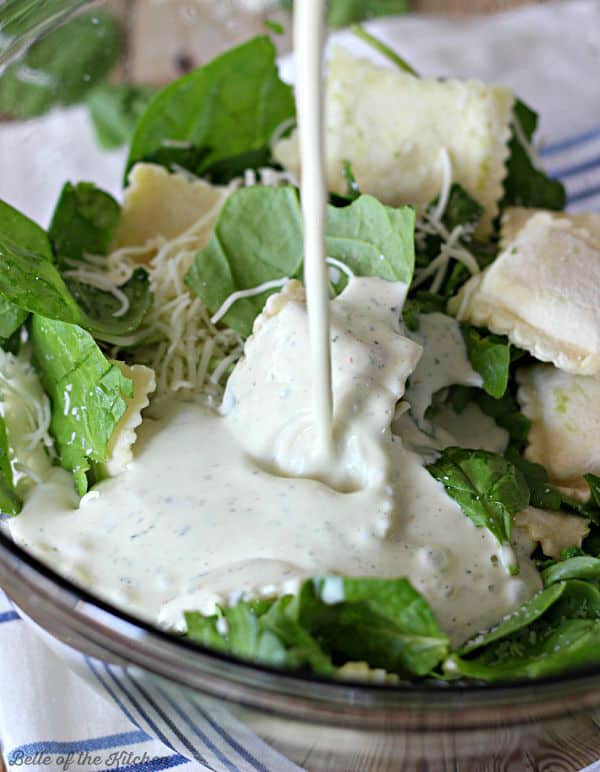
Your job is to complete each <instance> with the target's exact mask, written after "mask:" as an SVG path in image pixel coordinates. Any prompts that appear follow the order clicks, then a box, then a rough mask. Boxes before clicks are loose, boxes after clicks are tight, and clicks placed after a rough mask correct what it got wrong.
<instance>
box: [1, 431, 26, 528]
mask: <svg viewBox="0 0 600 772" xmlns="http://www.w3.org/2000/svg"><path fill="white" fill-rule="evenodd" d="M20 511H21V500H20V499H19V496H18V495H17V490H16V488H15V483H14V478H13V471H12V465H11V463H10V448H9V445H8V434H7V432H6V422H5V421H4V418H3V417H2V416H0V512H2V514H4V515H18V514H19V512H20Z"/></svg>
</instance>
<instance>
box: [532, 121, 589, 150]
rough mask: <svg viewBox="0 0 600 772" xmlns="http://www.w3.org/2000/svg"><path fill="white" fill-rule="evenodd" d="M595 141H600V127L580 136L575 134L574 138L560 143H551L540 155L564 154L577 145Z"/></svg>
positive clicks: (584, 132) (568, 138)
mask: <svg viewBox="0 0 600 772" xmlns="http://www.w3.org/2000/svg"><path fill="white" fill-rule="evenodd" d="M593 139H600V126H597V127H596V128H594V129H588V130H587V131H583V132H581V133H580V134H574V135H573V136H572V137H566V138H565V139H561V140H559V141H558V142H551V143H550V144H548V145H546V146H545V147H543V148H542V149H541V151H540V155H542V156H549V155H556V154H557V153H562V152H563V151H565V150H570V149H571V148H573V147H577V145H583V144H585V143H586V142H591V141H592V140H593Z"/></svg>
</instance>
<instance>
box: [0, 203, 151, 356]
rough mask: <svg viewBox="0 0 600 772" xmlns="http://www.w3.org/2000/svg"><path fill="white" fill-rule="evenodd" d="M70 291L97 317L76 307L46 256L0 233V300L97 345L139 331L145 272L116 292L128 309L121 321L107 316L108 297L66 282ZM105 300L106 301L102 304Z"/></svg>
mask: <svg viewBox="0 0 600 772" xmlns="http://www.w3.org/2000/svg"><path fill="white" fill-rule="evenodd" d="M20 217H23V216H22V215H20ZM23 220H26V218H23ZM69 286H70V287H71V288H72V289H74V290H75V291H78V292H79V296H80V298H81V297H83V295H84V294H85V295H86V297H87V298H92V297H93V298H94V299H95V306H96V308H97V310H98V313H97V315H96V314H92V313H90V312H91V311H92V309H93V305H92V303H91V302H89V303H88V305H87V309H88V310H87V311H86V310H85V309H84V308H82V307H81V306H80V305H79V304H78V302H77V300H76V299H75V297H74V295H73V294H72V292H71V291H70V290H69V287H68V286H67V284H66V283H65V281H64V280H63V278H62V277H61V275H60V272H59V271H58V269H57V268H56V267H55V266H54V265H53V264H52V263H51V262H50V260H49V259H48V258H47V257H46V256H44V255H43V254H40V253H39V252H34V251H31V250H30V249H28V248H26V247H23V246H21V243H16V242H15V241H13V240H12V239H11V238H9V237H8V236H6V235H5V234H4V233H0V294H1V295H3V296H4V297H5V298H6V299H7V300H9V301H10V302H11V303H14V305H16V306H18V307H19V308H21V309H22V310H23V311H29V312H31V313H34V314H40V315H41V316H45V317H48V318H50V319H55V320H58V321H62V322H67V323H69V324H77V325H79V326H80V327H84V328H85V329H87V330H89V331H90V332H91V333H93V335H94V336H96V337H97V338H100V339H101V340H105V341H108V342H117V343H118V342H119V340H120V339H121V338H122V337H123V336H127V335H130V334H131V333H133V332H135V331H136V330H137V328H138V327H139V326H140V324H141V322H142V320H143V318H144V316H145V315H146V312H147V311H148V309H149V307H150V305H151V303H152V295H151V292H150V284H149V278H148V274H147V273H146V271H145V270H144V269H143V268H142V269H136V271H134V273H133V275H132V277H131V279H130V280H129V281H128V282H127V283H126V284H125V285H123V287H121V288H120V289H121V290H122V292H123V293H124V294H125V295H127V296H128V298H129V300H130V307H129V309H128V311H127V312H126V313H125V314H123V315H122V316H114V315H113V312H111V313H108V314H107V313H106V310H107V308H109V307H111V303H112V302H113V301H112V300H109V299H108V298H107V295H108V294H109V293H104V292H102V291H101V290H96V289H94V288H91V287H88V288H87V289H85V288H84V285H81V284H80V283H79V282H70V284H69ZM103 298H104V299H105V300H104V302H101V301H102V299H103ZM111 298H112V296H111ZM112 308H113V309H114V305H113V306H112Z"/></svg>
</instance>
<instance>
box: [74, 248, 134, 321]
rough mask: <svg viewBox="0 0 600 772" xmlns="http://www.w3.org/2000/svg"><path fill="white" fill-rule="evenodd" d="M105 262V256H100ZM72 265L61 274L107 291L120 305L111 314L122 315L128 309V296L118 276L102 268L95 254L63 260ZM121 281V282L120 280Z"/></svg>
mask: <svg viewBox="0 0 600 772" xmlns="http://www.w3.org/2000/svg"><path fill="white" fill-rule="evenodd" d="M100 260H102V261H103V262H104V264H106V258H103V257H100ZM65 262H66V263H67V264H68V265H70V266H72V267H71V268H70V269H69V270H68V271H63V276H64V277H66V278H68V279H76V280H77V281H80V282H82V283H83V284H88V285H89V286H90V287H95V288H96V289H99V290H102V291H104V292H109V293H110V294H111V295H112V296H113V297H114V298H115V300H117V301H118V302H119V303H120V307H119V308H118V309H117V310H116V311H114V312H113V316H124V315H125V314H126V313H127V311H129V305H130V304H129V298H128V297H127V295H126V294H125V293H124V292H123V290H122V289H120V287H119V277H118V276H117V277H115V276H113V275H111V273H109V272H108V271H107V270H106V268H103V267H102V265H101V263H100V262H99V259H98V256H97V255H85V256H84V259H83V260H69V259H67V260H65ZM120 283H123V282H120Z"/></svg>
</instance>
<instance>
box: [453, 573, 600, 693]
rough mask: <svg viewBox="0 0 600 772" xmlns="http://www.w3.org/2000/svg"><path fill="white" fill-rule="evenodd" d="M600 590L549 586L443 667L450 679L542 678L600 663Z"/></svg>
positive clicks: (583, 586) (584, 585) (585, 585)
mask: <svg viewBox="0 0 600 772" xmlns="http://www.w3.org/2000/svg"><path fill="white" fill-rule="evenodd" d="M599 646H600V590H598V588H597V587H595V586H594V585H591V584H589V583H587V582H580V581H577V580H572V581H568V582H560V583H558V584H555V585H553V586H552V587H549V588H547V589H546V590H544V591H542V592H541V593H539V594H538V595H536V596H534V597H533V598H532V599H531V600H529V601H527V602H526V603H525V604H524V605H523V606H522V607H521V608H520V609H518V610H517V612H516V613H515V614H513V615H511V617H508V618H507V619H506V620H504V621H503V622H501V623H500V625H498V626H497V627H496V628H495V629H494V630H492V631H490V632H489V633H487V634H486V633H484V634H483V635H481V636H477V637H476V638H475V639H474V640H473V641H471V642H468V643H467V644H466V645H465V646H464V647H463V648H462V650H460V651H459V652H458V653H456V654H452V655H451V656H450V657H449V658H448V659H447V660H446V661H445V663H444V672H445V674H446V675H447V676H448V677H456V676H467V677H471V678H477V679H481V680H484V681H500V680H507V679H514V678H540V677H542V676H547V675H555V674H557V673H560V672H563V671H565V670H569V669H571V668H574V667H578V666H582V665H587V664H592V663H597V662H598V661H599V659H600V657H599V653H598V652H599V651H600V648H599Z"/></svg>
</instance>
